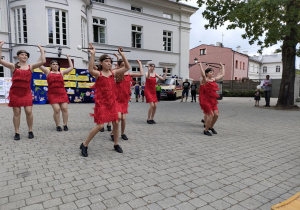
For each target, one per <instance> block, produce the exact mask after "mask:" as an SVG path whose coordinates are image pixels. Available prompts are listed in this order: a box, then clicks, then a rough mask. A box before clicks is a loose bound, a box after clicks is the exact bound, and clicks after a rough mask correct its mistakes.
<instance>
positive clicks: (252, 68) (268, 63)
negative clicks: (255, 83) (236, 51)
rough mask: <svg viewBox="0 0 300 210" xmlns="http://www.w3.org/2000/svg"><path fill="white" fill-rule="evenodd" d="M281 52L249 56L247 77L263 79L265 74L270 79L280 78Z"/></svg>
mask: <svg viewBox="0 0 300 210" xmlns="http://www.w3.org/2000/svg"><path fill="white" fill-rule="evenodd" d="M281 56H282V55H281V54H272V55H259V56H250V57H249V70H248V77H249V79H252V80H263V79H265V78H266V75H270V78H271V79H281V78H282V59H281Z"/></svg>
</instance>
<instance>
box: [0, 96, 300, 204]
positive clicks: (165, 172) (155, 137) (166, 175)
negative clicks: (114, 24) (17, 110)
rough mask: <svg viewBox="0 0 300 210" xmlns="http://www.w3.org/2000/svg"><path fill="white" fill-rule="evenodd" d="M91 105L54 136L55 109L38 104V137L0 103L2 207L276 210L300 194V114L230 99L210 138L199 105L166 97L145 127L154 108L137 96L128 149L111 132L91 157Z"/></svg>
mask: <svg viewBox="0 0 300 210" xmlns="http://www.w3.org/2000/svg"><path fill="white" fill-rule="evenodd" d="M275 103H276V101H275V99H271V105H274V104H275ZM261 104H264V103H263V100H262V101H261ZM93 106H94V105H93V104H70V105H69V114H70V116H69V129H70V130H69V131H67V132H64V131H62V132H57V131H56V130H55V125H54V121H53V118H52V114H53V112H52V108H51V106H50V105H35V106H34V107H33V113H34V134H35V138H34V139H32V140H29V139H28V138H27V125H26V119H25V115H24V111H23V110H22V119H21V128H20V135H21V140H20V141H14V140H13V135H14V129H13V124H12V110H11V108H8V107H5V106H0V110H1V112H0V119H1V122H0V125H1V133H0V138H1V141H0V148H1V153H0V161H1V168H0V189H1V190H0V209H1V210H8V209H21V210H33V209H61V210H64V209H66V210H71V209H96V210H100V209H120V210H127V209H139V210H144V209H145V210H146V209H151V210H156V209H168V210H171V209H172V210H173V209H180V210H181V209H182V210H189V209H200V210H222V209H226V210H244V209H255V210H257V209H259V210H270V208H271V206H272V205H274V204H277V203H279V202H281V201H283V200H286V199H287V198H289V197H291V196H292V195H294V194H295V193H297V192H299V191H300V140H299V139H300V138H299V136H300V131H299V122H300V112H299V111H276V110H272V109H266V108H257V107H254V101H253V99H252V98H224V99H223V100H221V101H220V103H219V108H220V118H219V121H218V122H217V124H216V126H215V129H216V130H217V132H218V134H217V135H214V136H212V137H208V136H204V135H203V124H202V123H201V122H200V121H201V119H202V116H203V114H202V112H201V111H200V108H199V104H198V103H191V102H190V101H188V102H186V103H185V102H183V103H181V102H179V100H177V101H162V102H160V103H159V104H158V109H157V113H156V118H155V120H156V122H157V124H156V125H148V124H146V117H147V111H148V105H147V104H145V103H141V102H139V103H136V102H131V103H130V108H129V112H130V114H129V115H128V116H127V128H126V134H127V136H128V137H129V140H128V141H124V140H122V139H121V138H120V145H121V147H122V148H123V150H124V153H123V154H119V153H117V152H115V151H114V149H113V143H112V141H110V137H109V132H108V131H105V132H104V133H99V134H97V135H96V137H95V138H94V139H93V140H92V142H91V143H90V145H89V149H88V152H89V157H87V158H84V157H82V156H81V154H80V150H79V146H80V144H81V143H82V141H83V140H84V139H85V138H86V136H87V135H88V133H89V131H90V129H91V128H92V127H93V126H94V123H93V118H91V117H89V113H90V112H92V108H93Z"/></svg>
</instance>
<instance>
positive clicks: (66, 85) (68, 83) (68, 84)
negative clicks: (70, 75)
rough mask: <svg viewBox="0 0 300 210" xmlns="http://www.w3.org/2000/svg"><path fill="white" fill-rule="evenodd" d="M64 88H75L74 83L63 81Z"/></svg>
mask: <svg viewBox="0 0 300 210" xmlns="http://www.w3.org/2000/svg"><path fill="white" fill-rule="evenodd" d="M65 87H74V88H76V82H70V81H65Z"/></svg>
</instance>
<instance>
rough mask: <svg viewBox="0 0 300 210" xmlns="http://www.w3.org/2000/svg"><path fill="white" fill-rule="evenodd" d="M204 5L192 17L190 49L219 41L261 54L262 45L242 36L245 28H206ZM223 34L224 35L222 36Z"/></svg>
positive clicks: (193, 2) (190, 0) (190, 2)
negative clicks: (250, 41)
mask: <svg viewBox="0 0 300 210" xmlns="http://www.w3.org/2000/svg"><path fill="white" fill-rule="evenodd" d="M180 2H181V3H184V4H188V5H190V6H194V7H198V4H197V3H196V2H197V0H188V1H184V0H181V1H180ZM204 8H205V7H204V6H203V7H201V8H199V9H198V11H197V12H196V13H194V14H193V15H192V16H191V18H190V21H191V31H190V49H192V48H194V47H197V46H199V45H201V44H214V45H216V43H217V42H221V43H223V46H224V47H228V48H232V49H233V50H237V46H240V47H241V48H240V52H241V53H245V51H246V52H247V53H245V54H248V55H249V56H252V55H259V53H258V52H257V51H258V50H259V49H260V46H257V45H256V44H255V43H254V44H253V45H250V44H249V42H248V40H247V39H243V38H242V36H241V35H242V34H243V33H244V32H245V31H244V29H239V28H237V29H234V30H226V26H222V27H218V29H216V30H215V29H207V30H205V28H204V25H205V24H207V23H208V21H207V20H206V19H204V18H203V17H202V12H203V11H204ZM222 35H223V36H222ZM281 44H282V43H278V44H277V45H274V46H272V47H269V48H266V49H264V50H263V53H262V54H263V55H270V54H272V53H273V52H274V51H275V50H276V49H278V48H280V45H281ZM296 68H298V69H300V59H299V57H297V58H296Z"/></svg>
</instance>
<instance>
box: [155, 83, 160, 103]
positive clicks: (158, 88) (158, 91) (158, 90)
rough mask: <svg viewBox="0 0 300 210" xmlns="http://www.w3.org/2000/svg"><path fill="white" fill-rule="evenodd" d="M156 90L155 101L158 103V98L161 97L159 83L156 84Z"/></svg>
mask: <svg viewBox="0 0 300 210" xmlns="http://www.w3.org/2000/svg"><path fill="white" fill-rule="evenodd" d="M155 89H156V97H157V101H160V96H161V86H160V83H158V84H157V85H156V87H155Z"/></svg>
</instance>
